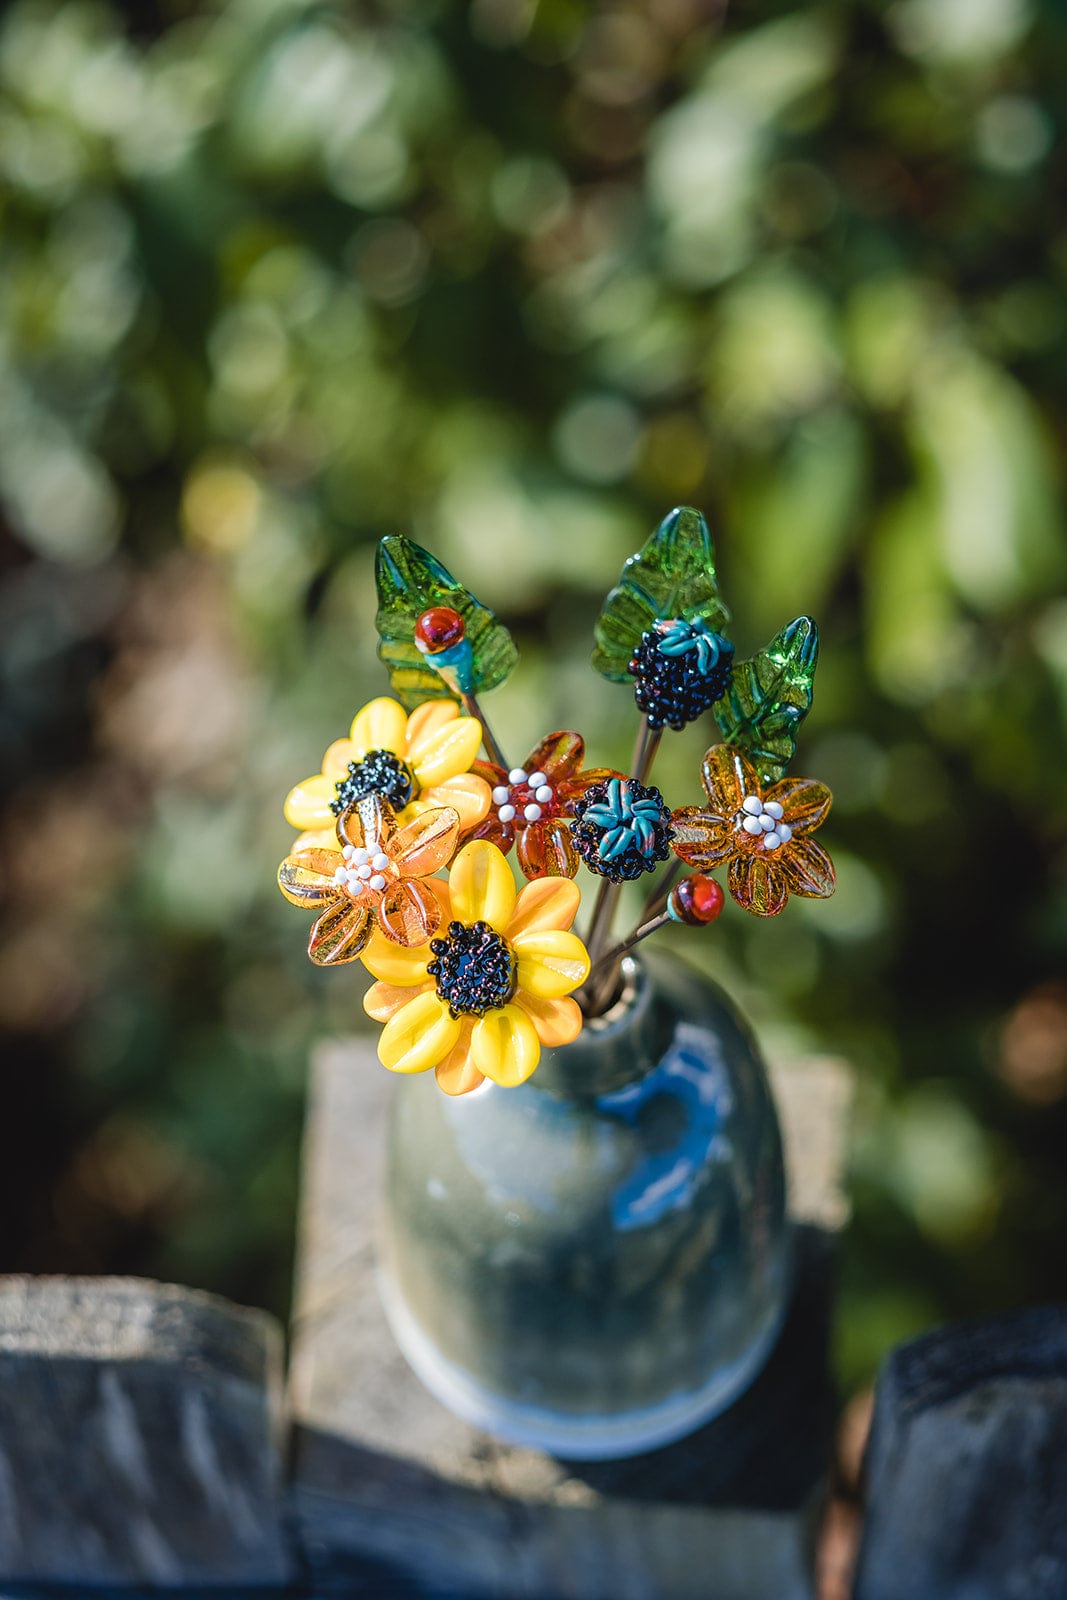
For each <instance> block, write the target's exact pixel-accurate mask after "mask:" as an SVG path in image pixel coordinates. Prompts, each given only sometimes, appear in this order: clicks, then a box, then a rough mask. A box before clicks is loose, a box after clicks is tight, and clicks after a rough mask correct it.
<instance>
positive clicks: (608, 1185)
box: [380, 954, 789, 1460]
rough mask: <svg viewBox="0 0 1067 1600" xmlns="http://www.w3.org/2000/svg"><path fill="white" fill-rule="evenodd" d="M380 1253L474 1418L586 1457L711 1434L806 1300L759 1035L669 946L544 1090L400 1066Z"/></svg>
mask: <svg viewBox="0 0 1067 1600" xmlns="http://www.w3.org/2000/svg"><path fill="white" fill-rule="evenodd" d="M381 1248H382V1255H381V1276H380V1282H381V1292H382V1297H383V1301H384V1304H385V1308H386V1312H387V1315H388V1318H389V1321H390V1325H391V1327H392V1330H393V1333H394V1335H395V1337H396V1339H397V1342H398V1343H399V1345H400V1347H401V1349H402V1350H403V1352H404V1354H405V1356H406V1357H407V1359H408V1361H409V1362H410V1364H411V1366H412V1367H413V1368H414V1370H415V1372H416V1373H417V1374H418V1376H419V1377H420V1378H421V1379H422V1381H423V1383H424V1384H425V1386H426V1387H427V1388H428V1389H429V1390H430V1391H431V1392H432V1393H433V1394H434V1395H435V1396H436V1397H437V1398H438V1399H439V1400H441V1401H442V1402H443V1403H444V1404H445V1405H446V1406H448V1407H449V1408H450V1409H451V1410H452V1411H454V1412H455V1413H457V1414H458V1415H459V1416H461V1417H463V1418H465V1419H466V1420H467V1421H469V1422H471V1423H474V1424H475V1425H477V1426H479V1427H481V1428H484V1429H486V1430H487V1431H489V1432H491V1433H493V1434H496V1435H497V1436H499V1437H501V1438H504V1439H507V1440H511V1441H514V1442H517V1443H521V1444H526V1445H531V1446H534V1447H536V1448H538V1449H542V1450H545V1451H548V1452H549V1453H551V1454H553V1455H556V1456H560V1457H563V1458H571V1459H574V1460H597V1459H609V1458H614V1457H619V1456H625V1455H633V1454H635V1453H638V1452H640V1451H644V1450H649V1449H652V1448H655V1447H657V1446H660V1445H663V1444H667V1443H669V1442H671V1441H672V1440H674V1439H677V1438H680V1437H682V1436H683V1435H685V1434H687V1433H689V1432H691V1431H692V1430H693V1429H695V1428H697V1427H698V1426H700V1425H701V1424H702V1423H703V1422H705V1421H707V1420H708V1419H710V1418H711V1417H712V1416H714V1415H715V1414H716V1413H717V1412H719V1411H721V1410H722V1409H724V1408H725V1407H726V1406H728V1405H729V1404H730V1403H731V1401H732V1400H734V1399H735V1398H736V1397H737V1395H738V1394H739V1393H740V1392H741V1391H742V1390H743V1389H744V1388H746V1387H747V1386H748V1384H749V1383H750V1382H751V1381H752V1379H753V1378H754V1377H755V1375H756V1373H757V1372H758V1371H759V1369H760V1367H761V1366H762V1365H763V1363H764V1361H765V1359H766V1357H767V1355H768V1354H769V1351H770V1348H771V1346H772V1345H773V1342H774V1339H775V1336H776V1333H777V1331H778V1329H779V1327H780V1324H781V1319H782V1315H783V1309H784V1306H785V1301H786V1295H787V1289H788V1277H789V1230H788V1222H787V1219H786V1212H785V1183H784V1174H783V1165H782V1145H781V1135H780V1131H779V1126H778V1119H777V1116H776V1113H775V1107H774V1102H773V1099H772V1097H771V1093H770V1089H769V1085H768V1081H767V1075H766V1071H765V1068H764V1065H763V1062H762V1060H761V1057H760V1053H759V1049H758V1047H757V1045H756V1042H755V1040H754V1038H753V1036H752V1033H751V1031H750V1029H749V1028H748V1026H747V1025H746V1023H745V1022H744V1020H743V1019H742V1018H741V1016H740V1015H739V1013H738V1011H737V1009H736V1008H735V1007H734V1006H733V1004H732V1003H731V1002H730V1000H729V999H728V998H727V996H726V995H725V994H724V993H723V991H722V990H721V989H720V988H719V987H718V986H717V985H716V984H714V983H712V982H710V981H709V980H708V979H707V978H705V977H703V976H701V975H700V974H699V973H697V972H695V971H694V970H692V969H691V968H689V967H688V966H686V965H684V964H682V963H681V962H677V961H674V960H672V959H671V957H670V956H669V955H663V954H657V955H654V956H648V957H641V958H640V959H629V960H628V961H627V962H626V963H625V971H624V984H623V989H622V992H621V995H620V997H619V999H618V1001H617V1002H616V1004H615V1005H614V1006H613V1008H612V1010H611V1011H610V1012H609V1013H608V1014H607V1015H606V1016H604V1017H602V1018H600V1019H597V1020H595V1021H593V1022H590V1023H587V1025H586V1027H585V1028H584V1029H583V1031H582V1034H581V1035H580V1036H579V1038H578V1039H577V1040H575V1042H574V1043H573V1044H569V1045H565V1046H563V1047H561V1048H559V1049H556V1050H550V1051H547V1052H545V1054H544V1056H543V1057H542V1060H541V1064H540V1066H539V1067H538V1070H537V1071H536V1072H535V1073H534V1075H533V1077H532V1078H530V1079H529V1081H528V1082H527V1083H525V1084H524V1085H523V1086H522V1087H521V1088H518V1089H500V1088H497V1087H496V1085H494V1084H492V1083H489V1082H486V1083H485V1084H483V1085H482V1086H481V1087H480V1088H479V1089H477V1090H475V1091H474V1092H473V1093H471V1094H469V1095H465V1096H463V1097H461V1098H458V1099H450V1098H448V1097H447V1096H446V1095H443V1094H441V1093H440V1091H439V1090H438V1089H437V1087H436V1084H435V1083H434V1080H433V1076H432V1074H426V1075H425V1076H422V1077H412V1078H404V1079H400V1080H399V1081H398V1084H397V1090H396V1096H395V1101H394V1107H393V1115H392V1127H391V1135H390V1146H389V1164H388V1178H387V1193H386V1199H385V1207H384V1214H383V1235H382V1241H381Z"/></svg>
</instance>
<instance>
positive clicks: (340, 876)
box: [333, 844, 395, 895]
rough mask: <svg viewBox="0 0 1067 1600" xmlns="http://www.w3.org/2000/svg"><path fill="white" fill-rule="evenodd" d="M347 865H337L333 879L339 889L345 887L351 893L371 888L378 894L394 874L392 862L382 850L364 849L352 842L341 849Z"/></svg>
mask: <svg viewBox="0 0 1067 1600" xmlns="http://www.w3.org/2000/svg"><path fill="white" fill-rule="evenodd" d="M341 854H342V855H343V856H344V858H345V860H346V861H347V863H348V865H347V866H345V867H338V868H337V871H336V872H335V873H334V875H333V881H334V883H336V885H337V887H338V888H339V889H345V890H347V892H348V893H349V894H351V895H361V894H364V893H365V892H366V890H368V889H373V890H374V891H375V893H377V894H380V893H381V891H382V890H383V889H384V888H385V886H386V884H387V883H388V882H389V878H390V877H393V876H395V874H394V873H393V872H392V870H391V869H392V862H391V861H390V860H389V857H388V856H387V855H386V854H385V851H384V850H366V849H364V848H363V847H362V846H359V847H358V848H357V846H356V845H354V844H346V845H345V847H344V849H343V850H342V851H341Z"/></svg>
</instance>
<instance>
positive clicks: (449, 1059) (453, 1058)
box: [436, 1017, 485, 1095]
mask: <svg viewBox="0 0 1067 1600" xmlns="http://www.w3.org/2000/svg"><path fill="white" fill-rule="evenodd" d="M436 1074H437V1087H438V1088H439V1089H440V1090H442V1091H443V1093H445V1094H450V1095H461V1094H470V1092H471V1090H472V1089H477V1088H479V1087H480V1086H481V1085H482V1084H483V1083H484V1082H485V1078H484V1077H483V1076H482V1074H481V1073H480V1072H479V1071H478V1068H477V1067H476V1066H475V1065H474V1061H473V1060H472V1058H471V1025H470V1018H469V1017H464V1018H463V1024H462V1032H461V1033H460V1036H459V1039H458V1040H457V1042H456V1043H455V1044H454V1045H453V1046H452V1049H451V1050H450V1051H449V1053H448V1055H447V1056H446V1057H445V1059H444V1060H443V1061H439V1062H438V1064H437V1068H436Z"/></svg>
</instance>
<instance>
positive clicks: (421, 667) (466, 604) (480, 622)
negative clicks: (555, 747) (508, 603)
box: [374, 533, 518, 711]
mask: <svg viewBox="0 0 1067 1600" xmlns="http://www.w3.org/2000/svg"><path fill="white" fill-rule="evenodd" d="M375 577H376V579H377V583H378V613H377V616H376V617H375V619H374V620H375V625H376V627H377V629H378V654H379V656H380V657H381V659H382V660H383V661H384V662H385V665H386V666H387V667H388V668H389V677H390V681H391V683H392V687H393V693H394V694H395V695H396V697H397V699H398V700H399V701H400V703H401V704H402V705H403V706H404V707H405V709H406V710H408V711H411V710H413V709H414V707H415V706H417V705H420V704H421V703H422V701H424V700H446V699H451V698H453V690H452V689H450V688H449V686H448V684H447V683H446V682H445V680H444V679H443V678H442V677H441V676H440V675H439V674H438V673H436V672H435V671H434V669H433V668H432V667H431V666H429V665H428V662H427V658H426V657H425V656H424V655H423V653H422V651H421V650H420V649H419V647H418V646H417V645H416V643H415V623H416V622H417V621H418V619H419V617H420V616H421V615H422V613H423V612H424V611H429V610H430V608H431V607H432V606H451V608H452V610H453V611H458V612H459V614H460V616H461V617H462V618H463V621H464V623H465V624H466V628H467V634H466V638H467V642H468V644H469V645H470V647H471V659H470V692H471V693H474V694H480V693H482V692H483V691H484V690H486V689H495V688H496V687H497V685H498V684H501V683H503V682H504V680H505V678H506V677H507V676H508V674H509V673H510V672H511V669H512V668H513V667H514V665H515V662H516V660H517V659H518V651H517V650H516V649H515V644H514V641H513V639H512V637H511V634H510V633H509V632H508V630H507V629H506V628H505V627H504V625H503V623H501V622H498V621H497V619H496V617H495V615H494V614H493V612H492V611H490V610H489V608H488V607H487V606H483V605H482V604H481V603H480V602H479V601H477V600H476V599H475V598H474V596H473V595H472V594H471V592H470V590H469V589H465V588H464V587H463V585H462V584H461V583H457V581H456V579H455V578H453V576H452V574H451V573H450V572H449V571H448V569H447V567H444V566H442V564H441V562H440V561H438V560H437V557H436V556H432V555H431V554H430V553H429V551H428V550H424V549H423V548H422V546H421V545H417V544H416V543H415V542H414V540H412V539H406V538H405V537H404V535H403V534H399V533H398V534H389V535H388V536H387V537H386V538H384V539H381V540H380V541H379V543H378V554H377V558H376V561H375Z"/></svg>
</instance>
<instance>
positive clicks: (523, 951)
mask: <svg viewBox="0 0 1067 1600" xmlns="http://www.w3.org/2000/svg"><path fill="white" fill-rule="evenodd" d="M511 944H512V948H513V949H514V951H515V954H516V955H517V956H518V958H519V963H518V974H517V976H518V983H519V988H520V989H525V990H526V991H527V993H528V994H533V995H537V996H538V997H539V998H540V999H542V1000H558V999H559V998H560V996H561V995H565V994H570V993H571V991H572V990H574V989H577V988H578V986H579V985H580V984H583V983H584V982H585V980H586V978H588V976H589V954H588V952H587V950H586V948H585V945H584V944H583V943H582V941H581V940H580V939H579V938H578V935H577V934H576V933H563V932H559V931H555V930H553V929H551V928H550V929H544V930H542V929H535V930H534V931H533V932H532V933H520V934H519V935H518V937H517V938H515V939H512V941H511Z"/></svg>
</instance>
